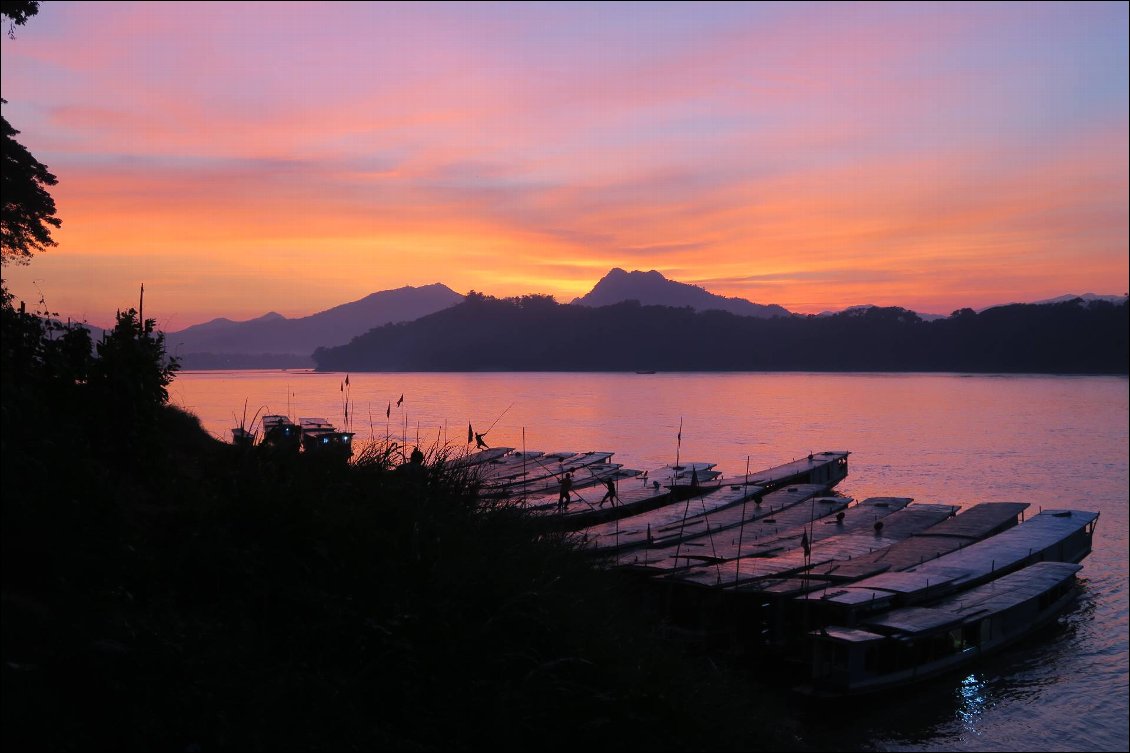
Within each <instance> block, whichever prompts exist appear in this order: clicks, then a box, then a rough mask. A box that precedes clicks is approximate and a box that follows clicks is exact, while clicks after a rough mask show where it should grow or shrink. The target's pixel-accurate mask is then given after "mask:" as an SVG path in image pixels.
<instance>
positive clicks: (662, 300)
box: [573, 267, 790, 319]
mask: <svg viewBox="0 0 1130 753" xmlns="http://www.w3.org/2000/svg"><path fill="white" fill-rule="evenodd" d="M624 301H639V302H640V303H641V304H643V305H644V306H674V307H675V308H683V307H687V306H689V307H690V308H692V309H694V310H695V311H727V312H729V313H731V314H736V315H737V316H756V317H759V318H761V319H768V318H770V317H774V316H789V315H790V312H789V311H788V310H787V309H785V308H783V307H781V306H778V305H776V304H768V305H766V304H761V303H752V302H751V301H747V300H746V299H744V298H727V297H725V296H721V295H717V294H715V293H711V292H709V291H707V290H704V289H702V288H700V287H698V286H697V285H688V284H687V283H684V282H675V281H674V280H668V279H667V278H666V277H664V276H663V275H662V274H660V273H659V272H656V271H655V270H654V269H653V270H651V271H649V272H640V271H638V270H635V271H632V272H625V271H624V270H623V269H620V268H619V267H616V268H614V269H612V270H611V271H610V272H609V273H608V274H606V275H605V276H604V277H603V278H601V279H600V281H599V282H597V283H596V285H595V286H594V287H593V289H592V290H590V291H589V292H588V293H586V294H585V295H583V296H581V297H580V298H574V299H573V303H574V304H577V305H581V306H610V305H612V304H614V303H622V302H624Z"/></svg>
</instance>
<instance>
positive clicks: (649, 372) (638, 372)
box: [636, 370, 655, 374]
mask: <svg viewBox="0 0 1130 753" xmlns="http://www.w3.org/2000/svg"><path fill="white" fill-rule="evenodd" d="M636 373H637V374H654V373H655V372H654V371H643V370H640V371H637V372H636Z"/></svg>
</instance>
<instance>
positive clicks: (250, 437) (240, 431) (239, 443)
mask: <svg viewBox="0 0 1130 753" xmlns="http://www.w3.org/2000/svg"><path fill="white" fill-rule="evenodd" d="M231 443H232V444H234V445H235V446H236V447H251V446H252V445H254V444H255V432H253V431H248V430H247V429H245V428H243V427H242V426H237V427H235V428H234V429H232V430H231Z"/></svg>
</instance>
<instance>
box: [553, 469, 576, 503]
mask: <svg viewBox="0 0 1130 753" xmlns="http://www.w3.org/2000/svg"><path fill="white" fill-rule="evenodd" d="M572 488H573V474H572V473H569V472H566V473H565V475H564V476H562V477H561V491H560V493H559V494H558V496H557V511H558V512H565V508H566V507H568V506H569V490H571V489H572Z"/></svg>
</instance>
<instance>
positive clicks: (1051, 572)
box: [863, 562, 1083, 635]
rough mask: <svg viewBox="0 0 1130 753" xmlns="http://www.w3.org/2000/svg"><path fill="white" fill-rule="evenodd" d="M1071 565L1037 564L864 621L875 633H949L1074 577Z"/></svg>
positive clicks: (1080, 568)
mask: <svg viewBox="0 0 1130 753" xmlns="http://www.w3.org/2000/svg"><path fill="white" fill-rule="evenodd" d="M1082 569H1083V566H1082V565H1077V564H1075V563H1073V562H1037V563H1035V564H1032V565H1029V566H1028V567H1025V568H1023V569H1021V570H1017V571H1016V572H1014V573H1009V574H1008V575H1004V576H1002V577H1000V578H998V579H996V580H994V581H990V582H989V583H986V584H984V585H981V586H977V587H976V588H972V589H970V590H969V591H964V592H962V593H959V594H955V595H953V596H949V597H947V598H945V599H943V600H941V601H939V602H938V603H937V604H934V605H932V606H929V607H901V608H899V609H892V610H891V611H890V612H886V613H884V614H881V615H878V616H876V617H872V618H870V619H867V620H864V621H863V626H864V627H867V628H871V629H872V630H875V631H876V632H886V633H895V632H897V633H903V634H906V635H915V634H921V633H930V632H936V631H940V630H948V629H950V628H951V627H955V626H957V625H960V624H961V623H963V622H965V621H967V620H968V619H970V618H973V617H977V618H979V617H981V616H984V615H985V614H995V613H998V612H1002V611H1004V610H1006V609H1009V608H1010V607H1013V606H1016V605H1017V604H1022V603H1024V602H1025V601H1028V600H1029V599H1033V598H1035V597H1037V596H1039V595H1040V594H1042V593H1045V592H1047V591H1049V590H1051V589H1053V588H1055V587H1056V586H1058V585H1059V584H1060V583H1062V582H1064V581H1065V580H1068V579H1070V578H1072V577H1074V576H1075V574H1076V573H1077V572H1079V571H1080V570H1082Z"/></svg>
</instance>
